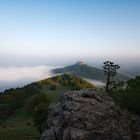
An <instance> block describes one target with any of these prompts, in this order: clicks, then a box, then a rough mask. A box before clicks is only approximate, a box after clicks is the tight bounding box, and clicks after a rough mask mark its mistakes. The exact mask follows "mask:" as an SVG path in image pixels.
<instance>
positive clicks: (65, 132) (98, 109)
mask: <svg viewBox="0 0 140 140" xmlns="http://www.w3.org/2000/svg"><path fill="white" fill-rule="evenodd" d="M135 122H136V120H135V117H133V116H132V115H130V114H129V113H128V112H126V111H122V110H120V108H119V107H117V106H116V105H115V104H114V102H113V100H112V98H110V97H109V96H107V95H106V93H101V92H97V91H94V90H81V91H69V92H66V93H64V94H62V95H61V96H60V100H59V103H58V104H56V105H55V104H52V105H50V106H49V116H48V120H47V128H46V130H45V131H44V133H43V134H42V137H41V139H40V140H138V138H137V135H136V134H135V132H136V129H137V127H136V126H137V125H136V124H135Z"/></svg>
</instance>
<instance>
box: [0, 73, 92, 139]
mask: <svg viewBox="0 0 140 140" xmlns="http://www.w3.org/2000/svg"><path fill="white" fill-rule="evenodd" d="M67 79H69V80H67ZM71 80H73V81H74V82H75V83H74V84H76V83H77V82H78V81H80V83H81V84H82V86H83V87H84V86H86V88H87V87H90V88H94V86H93V85H91V84H89V83H88V82H86V81H85V80H82V79H81V78H78V77H75V76H71V75H67V74H65V75H59V76H56V77H53V78H49V79H45V80H42V81H39V82H36V83H37V84H39V85H41V91H42V92H43V93H45V94H46V96H47V98H48V101H49V103H52V102H57V101H58V97H59V95H60V94H61V93H62V92H65V91H68V90H73V88H74V87H73V86H70V84H71ZM33 84H34V83H33ZM54 85H55V86H56V89H55V90H54V89H51V87H52V86H54ZM32 97H33V96H31V97H29V98H28V99H26V101H25V105H24V107H23V108H21V109H18V110H16V112H15V113H14V114H13V115H11V116H9V117H8V118H7V119H6V120H4V121H2V122H0V140H36V139H38V137H39V132H38V131H37V129H36V127H35V126H34V124H33V120H32V117H31V116H29V115H27V114H26V111H25V110H26V107H27V105H28V104H29V102H30V100H31V99H32Z"/></svg>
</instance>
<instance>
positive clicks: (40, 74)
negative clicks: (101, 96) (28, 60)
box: [0, 66, 103, 91]
mask: <svg viewBox="0 0 140 140" xmlns="http://www.w3.org/2000/svg"><path fill="white" fill-rule="evenodd" d="M54 68H56V67H52V66H37V67H0V91H4V90H5V89H10V88H17V87H22V86H24V85H27V84H29V83H31V82H35V81H39V80H42V79H46V78H49V77H52V76H54V74H53V73H52V72H51V70H52V69H54ZM87 80H88V81H89V82H91V83H93V84H94V85H96V86H98V85H99V86H100V85H103V83H101V82H98V81H95V80H89V79H87Z"/></svg>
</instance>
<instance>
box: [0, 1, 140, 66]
mask: <svg viewBox="0 0 140 140" xmlns="http://www.w3.org/2000/svg"><path fill="white" fill-rule="evenodd" d="M103 59H112V60H116V61H117V60H118V61H120V60H122V61H128V62H135V63H136V62H137V61H138V59H140V0H0V65H1V66H8V65H19V64H21V65H24V66H25V65H42V64H43V65H44V64H51V63H52V65H53V64H54V63H56V62H57V63H60V64H61V63H62V62H68V61H78V60H87V61H88V60H89V61H91V60H93V61H97V60H103Z"/></svg>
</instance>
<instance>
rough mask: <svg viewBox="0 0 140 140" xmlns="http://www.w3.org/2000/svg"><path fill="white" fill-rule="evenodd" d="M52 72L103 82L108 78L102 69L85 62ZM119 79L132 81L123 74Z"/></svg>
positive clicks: (118, 76)
mask: <svg viewBox="0 0 140 140" xmlns="http://www.w3.org/2000/svg"><path fill="white" fill-rule="evenodd" d="M52 72H53V73H55V74H58V73H71V74H75V75H78V76H81V77H83V78H87V79H92V80H98V81H101V82H105V81H106V77H105V76H104V71H103V70H102V69H99V68H96V67H92V66H89V65H87V64H85V63H83V62H78V63H76V64H74V65H70V66H66V67H64V68H57V69H54V70H52ZM117 78H118V79H119V80H121V81H124V82H125V81H127V80H129V79H130V78H129V77H127V76H125V75H123V74H118V75H117Z"/></svg>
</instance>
